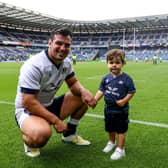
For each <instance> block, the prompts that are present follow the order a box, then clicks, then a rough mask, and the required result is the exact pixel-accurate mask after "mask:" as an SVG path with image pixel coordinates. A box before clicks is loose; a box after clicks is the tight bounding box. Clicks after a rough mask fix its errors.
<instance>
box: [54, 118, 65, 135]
mask: <svg viewBox="0 0 168 168" xmlns="http://www.w3.org/2000/svg"><path fill="white" fill-rule="evenodd" d="M53 126H54V128H55V130H56V131H57V132H58V133H62V132H64V131H66V130H67V125H66V124H65V123H64V122H63V121H62V120H58V121H57V123H56V124H53Z"/></svg>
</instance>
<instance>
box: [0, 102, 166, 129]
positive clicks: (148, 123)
mask: <svg viewBox="0 0 168 168" xmlns="http://www.w3.org/2000/svg"><path fill="white" fill-rule="evenodd" d="M0 104H8V105H14V103H12V102H8V101H0ZM85 116H88V117H93V118H101V119H104V116H103V115H99V114H91V113H86V114H85ZM130 122H131V123H136V124H142V125H151V126H155V127H162V128H168V124H159V123H154V122H147V121H139V120H130Z"/></svg>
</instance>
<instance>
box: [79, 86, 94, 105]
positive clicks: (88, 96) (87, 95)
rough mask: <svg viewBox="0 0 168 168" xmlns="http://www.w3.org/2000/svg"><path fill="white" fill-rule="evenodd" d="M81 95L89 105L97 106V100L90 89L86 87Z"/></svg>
mask: <svg viewBox="0 0 168 168" xmlns="http://www.w3.org/2000/svg"><path fill="white" fill-rule="evenodd" d="M81 97H82V100H83V102H84V103H86V104H87V105H88V106H89V107H92V108H94V107H95V106H96V104H97V101H96V99H95V98H94V96H93V95H92V93H91V92H90V91H88V90H86V89H85V90H83V92H82V94H81Z"/></svg>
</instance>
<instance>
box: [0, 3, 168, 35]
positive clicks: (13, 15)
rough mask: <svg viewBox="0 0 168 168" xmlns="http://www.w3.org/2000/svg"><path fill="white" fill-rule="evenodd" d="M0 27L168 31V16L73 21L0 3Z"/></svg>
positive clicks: (77, 31)
mask: <svg viewBox="0 0 168 168" xmlns="http://www.w3.org/2000/svg"><path fill="white" fill-rule="evenodd" d="M0 27H5V28H14V29H22V30H32V31H51V30H53V29H59V28H62V27H64V28H65V27H66V28H69V29H70V30H71V31H72V32H74V33H100V32H101V33H102V32H105V33H110V32H113V31H123V30H126V31H132V30H135V29H136V30H144V29H147V30H151V29H168V14H165V15H153V16H145V17H134V18H125V19H113V20H100V21H74V20H67V19H61V18H56V17H52V16H49V15H44V14H42V13H38V12H34V11H31V10H27V9H24V8H19V7H16V6H12V5H8V4H5V3H1V2H0Z"/></svg>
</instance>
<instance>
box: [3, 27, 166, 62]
mask: <svg viewBox="0 0 168 168" xmlns="http://www.w3.org/2000/svg"><path fill="white" fill-rule="evenodd" d="M48 36H49V32H33V31H24V30H17V29H5V28H0V61H25V60H26V59H28V58H29V56H30V55H33V54H35V53H37V52H39V50H42V49H46V48H47V41H48V39H47V38H48ZM167 46H168V30H166V29H163V30H148V31H142V30H141V31H137V30H136V31H134V32H113V33H96V34H87V33H83V34H81V33H80V34H78V33H74V35H73V43H72V51H71V54H70V57H71V56H72V55H73V54H75V55H77V61H90V60H95V59H100V60H105V53H106V51H107V50H108V49H109V48H121V49H124V50H125V52H126V58H127V60H130V61H136V60H140V61H144V60H145V59H146V58H148V60H150V61H152V57H153V55H158V58H161V59H162V60H163V61H166V60H168V50H167Z"/></svg>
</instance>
